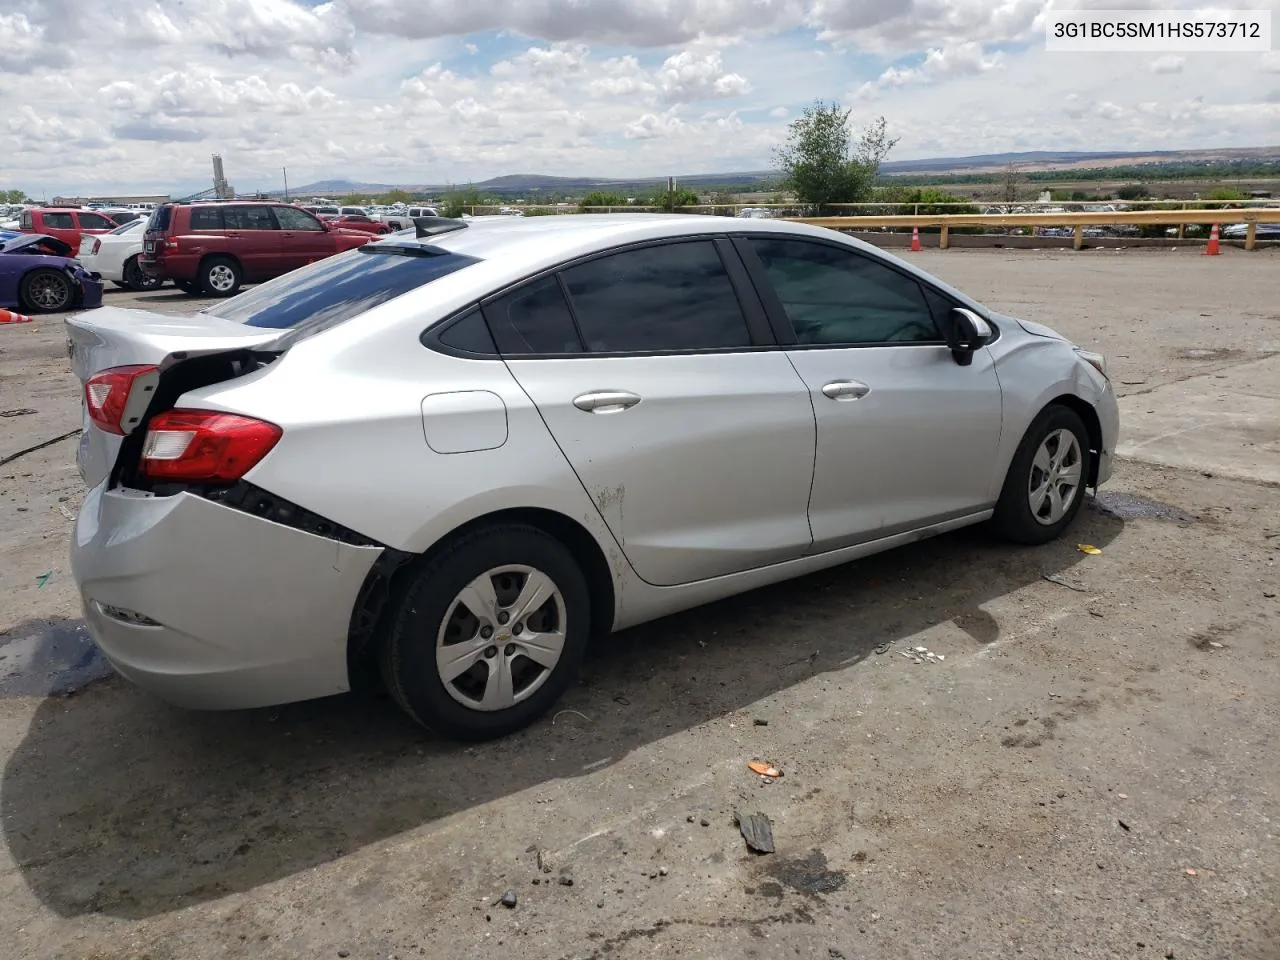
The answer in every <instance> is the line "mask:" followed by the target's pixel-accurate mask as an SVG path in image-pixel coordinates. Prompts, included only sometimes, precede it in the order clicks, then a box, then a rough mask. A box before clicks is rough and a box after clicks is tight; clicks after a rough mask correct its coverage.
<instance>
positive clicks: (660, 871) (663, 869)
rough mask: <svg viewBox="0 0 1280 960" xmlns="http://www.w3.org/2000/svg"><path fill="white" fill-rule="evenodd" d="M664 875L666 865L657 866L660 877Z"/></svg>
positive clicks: (665, 873)
mask: <svg viewBox="0 0 1280 960" xmlns="http://www.w3.org/2000/svg"><path fill="white" fill-rule="evenodd" d="M666 875H667V868H666V867H659V868H658V876H660V877H665V876H666Z"/></svg>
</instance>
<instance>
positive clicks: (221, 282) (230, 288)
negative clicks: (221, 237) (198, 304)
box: [200, 257, 243, 297]
mask: <svg viewBox="0 0 1280 960" xmlns="http://www.w3.org/2000/svg"><path fill="white" fill-rule="evenodd" d="M242 276H243V274H242V272H241V270H240V264H238V263H236V262H235V261H234V260H232V259H231V258H230V257H210V258H209V259H208V260H205V261H204V262H203V263H201V264H200V286H201V287H203V288H204V291H205V293H207V294H209V296H211V297H230V296H233V295H234V294H235V293H236V291H237V290H239V289H240V281H241V279H242Z"/></svg>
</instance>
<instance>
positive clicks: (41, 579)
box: [36, 570, 53, 590]
mask: <svg viewBox="0 0 1280 960" xmlns="http://www.w3.org/2000/svg"><path fill="white" fill-rule="evenodd" d="M52 577H53V571H52V570H46V571H45V572H44V573H42V574H40V576H38V577H36V583H37V584H39V586H38V587H36V589H37V590H40V589H42V588H43V587H44V585H45V584H46V583H48V582H49V580H50V579H51V578H52Z"/></svg>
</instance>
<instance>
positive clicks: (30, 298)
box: [18, 267, 75, 313]
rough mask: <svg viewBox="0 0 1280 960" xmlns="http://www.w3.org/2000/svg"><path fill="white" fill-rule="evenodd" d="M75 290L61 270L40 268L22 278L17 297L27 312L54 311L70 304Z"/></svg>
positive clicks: (63, 308) (69, 279)
mask: <svg viewBox="0 0 1280 960" xmlns="http://www.w3.org/2000/svg"><path fill="white" fill-rule="evenodd" d="M74 298H75V291H74V290H73V289H72V287H71V278H70V277H69V276H67V275H66V274H65V273H63V272H62V271H61V270H51V269H48V268H44V267H42V268H40V269H38V270H32V271H31V272H30V273H28V274H27V275H26V276H25V277H23V278H22V283H21V284H19V286H18V299H19V300H21V301H22V307H23V309H24V310H26V311H27V312H29V313H55V312H57V311H58V310H65V309H66V308H67V307H69V306H71V302H72V300H73V299H74Z"/></svg>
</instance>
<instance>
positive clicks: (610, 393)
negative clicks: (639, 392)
mask: <svg viewBox="0 0 1280 960" xmlns="http://www.w3.org/2000/svg"><path fill="white" fill-rule="evenodd" d="M639 402H640V398H639V397H638V396H636V395H635V394H634V393H628V392H627V391H626V390H598V391H596V392H595V393H584V394H582V395H581V396H579V397H574V398H573V405H574V406H575V407H577V408H578V409H579V410H585V411H586V412H587V413H621V412H622V411H623V410H629V409H630V408H631V407H634V406H635V405H636V404H637V403H639Z"/></svg>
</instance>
